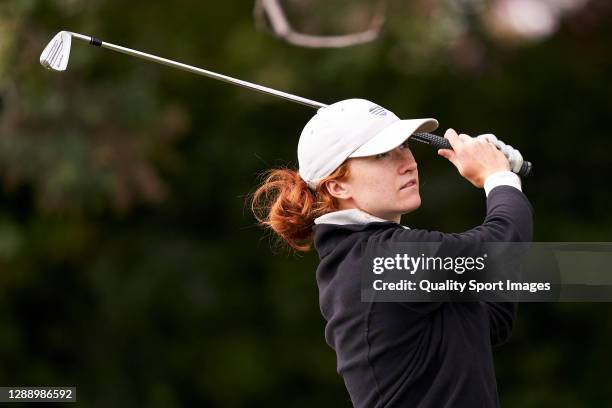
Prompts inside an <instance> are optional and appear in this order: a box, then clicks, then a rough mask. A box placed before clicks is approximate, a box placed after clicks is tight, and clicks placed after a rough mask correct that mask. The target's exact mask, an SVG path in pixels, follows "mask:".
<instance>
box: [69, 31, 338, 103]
mask: <svg viewBox="0 0 612 408" xmlns="http://www.w3.org/2000/svg"><path fill="white" fill-rule="evenodd" d="M71 35H72V37H73V38H77V39H79V40H82V41H85V42H87V43H89V44H91V45H94V46H98V47H102V48H106V49H109V50H112V51H117V52H121V53H123V54H128V55H131V56H134V57H137V58H142V59H145V60H148V61H153V62H157V63H158V64H162V65H167V66H169V67H173V68H178V69H180V70H183V71H188V72H193V73H194V74H198V75H203V76H206V77H209V78H212V79H217V80H219V81H223V82H227V83H230V84H234V85H238V86H242V87H244V88H250V89H253V90H255V91H259V92H263V93H267V94H270V95H274V96H277V97H279V98H283V99H287V100H290V101H293V102H297V103H301V104H302V105H306V106H311V107H313V108H323V107H325V106H327V105H325V104H323V103H321V102H317V101H313V100H310V99H307V98H302V97H301V96H297V95H293V94H290V93H287V92H282V91H278V90H276V89H272V88H268V87H266V86H262V85H257V84H254V83H252V82H248V81H243V80H241V79H237V78H232V77H230V76H227V75H222V74H217V73H216V72H212V71H207V70H205V69H202V68H198V67H194V66H192V65H187V64H183V63H180V62H176V61H172V60H169V59H166V58H161V57H158V56H156V55H152V54H147V53H145V52H141V51H136V50H133V49H131V48H126V47H121V46H119V45H115V44H111V43H108V42H104V41H102V40H99V39H97V38H95V37H89V36H86V35H82V34H78V33H71Z"/></svg>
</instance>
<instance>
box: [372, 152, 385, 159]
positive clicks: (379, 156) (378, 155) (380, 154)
mask: <svg viewBox="0 0 612 408" xmlns="http://www.w3.org/2000/svg"><path fill="white" fill-rule="evenodd" d="M388 155H389V152H385V153H379V154H377V155H376V156H374V157H375V158H377V159H382V158H383V157H387V156H388Z"/></svg>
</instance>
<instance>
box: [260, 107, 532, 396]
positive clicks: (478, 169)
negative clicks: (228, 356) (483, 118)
mask: <svg viewBox="0 0 612 408" xmlns="http://www.w3.org/2000/svg"><path fill="white" fill-rule="evenodd" d="M437 125H438V123H437V121H436V120H434V119H412V120H400V119H399V118H398V117H397V116H396V115H394V114H393V113H392V112H390V111H388V110H386V109H384V108H382V107H380V106H378V105H376V104H374V103H372V102H369V101H366V100H363V99H349V100H345V101H341V102H338V103H335V104H333V105H330V106H328V107H325V108H321V109H320V110H319V111H318V112H317V114H316V115H315V116H314V117H313V118H312V119H311V120H310V121H309V122H308V124H306V126H305V127H304V130H303V131H302V134H301V136H300V140H299V144H298V160H299V170H298V171H293V170H290V169H274V170H270V171H269V172H268V173H267V177H266V178H265V180H264V182H263V184H262V185H261V186H260V187H259V188H258V189H257V191H256V192H255V194H254V197H253V211H254V213H255V216H256V217H257V219H258V220H259V222H260V223H261V224H262V225H264V226H266V227H269V228H271V229H272V230H273V231H274V232H275V233H276V234H278V236H279V237H280V238H282V239H283V240H284V241H286V242H287V243H288V244H289V245H290V246H292V247H293V248H295V249H296V250H299V251H307V250H309V249H310V246H311V243H312V242H314V247H315V249H316V250H317V252H318V254H319V258H320V263H319V265H318V267H317V272H316V277H317V284H318V288H319V302H320V307H321V312H322V314H323V317H324V318H325V320H326V321H327V324H326V328H325V338H326V340H327V343H328V344H329V345H330V346H331V347H332V348H333V349H334V350H335V352H336V356H337V370H338V373H339V374H340V375H341V376H342V378H343V380H344V383H345V385H346V388H347V389H348V392H349V394H350V397H351V400H352V402H353V405H354V406H356V407H433V408H440V407H466V408H474V407H497V406H499V399H498V395H497V386H496V381H495V372H494V368H493V358H492V350H491V347H492V346H493V345H496V344H499V343H502V342H504V341H505V340H506V339H507V338H508V337H509V335H510V332H511V329H512V323H513V318H514V316H515V312H516V305H515V304H513V303H486V302H470V303H450V302H445V303H433V302H429V303H416V302H415V303H383V302H379V303H376V302H371V303H366V302H363V303H362V302H361V279H360V273H359V271H360V269H359V268H360V262H361V259H362V257H363V256H364V254H363V247H364V245H362V244H364V243H368V242H379V243H394V242H398V243H401V242H407V241H412V242H415V241H417V242H438V241H440V242H446V243H451V242H459V243H460V242H463V241H465V242H469V241H479V242H487V241H488V242H491V241H504V242H509V241H530V240H531V237H532V210H531V205H530V204H529V201H528V200H527V198H526V197H525V195H523V193H522V192H521V182H520V179H519V178H518V176H516V175H515V174H514V173H512V172H510V171H509V169H510V164H509V162H508V160H507V159H506V157H505V156H504V155H503V154H502V153H501V152H500V151H498V150H497V149H496V148H495V147H494V146H493V144H491V143H489V142H488V141H486V140H484V139H482V138H471V137H469V136H467V135H457V133H455V131H453V130H452V129H449V130H448V131H447V132H446V134H445V137H446V138H447V139H448V140H449V142H450V144H451V146H452V147H453V150H439V151H438V154H439V155H441V156H443V157H445V158H446V159H448V160H449V161H450V162H451V163H452V164H453V165H455V167H457V169H458V170H459V173H460V174H461V176H463V177H464V178H465V179H466V180H468V181H469V182H471V183H472V184H473V185H474V186H476V187H478V188H483V187H484V190H485V193H486V196H487V215H486V218H485V220H484V222H483V223H482V224H481V225H479V226H477V227H475V228H473V229H470V230H468V231H465V232H462V233H453V234H447V233H443V232H438V231H428V230H423V229H410V228H407V227H404V226H402V225H400V218H401V216H402V214H406V213H409V212H411V211H414V210H416V209H417V208H419V206H420V205H421V197H420V196H419V177H418V171H417V163H416V161H415V159H414V157H413V155H412V153H411V151H410V149H409V148H408V146H407V143H406V141H407V139H408V138H409V137H410V135H412V134H413V133H414V132H417V131H426V132H427V131H432V130H434V129H435V128H436V127H437Z"/></svg>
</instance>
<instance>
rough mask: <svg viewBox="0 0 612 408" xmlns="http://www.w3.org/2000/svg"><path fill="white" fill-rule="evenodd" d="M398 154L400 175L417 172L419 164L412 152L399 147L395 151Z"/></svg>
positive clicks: (406, 148)
mask: <svg viewBox="0 0 612 408" xmlns="http://www.w3.org/2000/svg"><path fill="white" fill-rule="evenodd" d="M395 150H396V152H397V155H396V157H397V161H398V171H399V173H400V174H405V173H407V172H409V171H415V170H416V169H417V162H416V160H415V159H414V156H413V155H412V152H411V151H410V149H409V148H408V147H402V146H400V147H398V148H397V149H395Z"/></svg>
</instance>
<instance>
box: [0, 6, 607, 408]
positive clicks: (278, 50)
mask: <svg viewBox="0 0 612 408" xmlns="http://www.w3.org/2000/svg"><path fill="white" fill-rule="evenodd" d="M282 3H283V5H284V6H285V7H286V8H287V10H288V14H289V15H290V16H291V17H292V19H294V23H295V24H296V26H297V27H298V28H300V29H303V30H304V31H307V32H311V33H319V34H334V33H338V30H340V31H342V32H351V31H359V30H360V29H362V28H364V24H365V23H367V17H368V16H369V15H370V14H371V13H372V7H373V3H374V2H368V1H352V2H348V1H334V2H330V1H327V2H325V1H315V0H312V1H297V0H292V1H289V0H285V1H283V2H282ZM611 16H612V5H611V3H610V2H609V1H607V0H591V1H588V0H565V1H553V0H550V1H543V0H542V1H535V0H496V1H493V0H492V1H477V0H462V1H459V0H455V1H451V0H447V1H444V0H429V1H426V0H420V1H414V2H407V1H399V0H392V1H389V2H388V5H387V21H386V23H385V25H384V27H383V30H382V34H381V36H380V38H379V39H377V40H376V41H374V42H371V43H369V44H364V45H359V46H354V47H350V48H342V49H308V48H300V47H295V46H292V45H288V44H287V43H285V42H283V41H282V40H280V39H277V38H275V37H274V36H272V35H270V34H269V33H268V32H266V31H264V30H261V29H257V28H256V25H255V22H254V18H253V3H252V2H249V1H225V2H219V1H196V0H175V1H174V2H162V1H154V0H150V1H142V0H134V1H131V2H127V1H118V0H90V1H86V0H46V1H43V0H40V1H37V0H3V1H1V2H0V186H1V188H0V321H1V322H2V329H0V385H2V386H14V385H24V386H25V385H30V386H35V385H41V386H43V385H44V386H47V385H49V386H51V385H58V386H59V385H75V386H77V388H78V391H77V395H78V401H79V402H78V405H79V406H83V407H108V406H151V407H179V406H181V407H184V406H211V407H244V406H285V407H312V406H350V400H349V397H348V394H347V393H346V390H345V389H344V386H343V384H342V380H341V378H340V377H338V375H337V374H336V372H335V355H334V352H333V350H331V349H330V348H329V347H328V346H327V345H326V343H325V340H324V336H323V329H324V321H323V318H322V317H321V315H320V312H319V307H318V298H317V289H316V284H315V277H314V270H315V267H316V264H317V257H316V254H314V253H309V254H306V255H296V254H292V253H289V252H287V251H284V250H283V249H282V248H278V247H276V246H275V245H274V243H273V241H272V240H271V237H270V236H269V234H266V233H265V232H264V231H262V230H260V229H259V228H257V227H256V225H255V222H254V219H253V217H252V215H251V213H250V211H249V209H248V206H247V205H246V204H245V198H246V196H247V195H248V194H249V193H250V192H252V191H253V190H254V188H255V186H256V183H257V181H258V178H257V175H258V173H260V172H261V171H262V170H265V169H267V168H270V167H273V166H279V165H290V166H295V165H296V160H297V159H296V146H297V141H298V137H299V134H300V131H301V128H302V127H303V125H304V124H305V123H306V121H307V120H308V119H309V118H310V117H311V115H313V114H314V111H313V110H312V109H311V108H308V107H304V106H301V105H297V104H293V103H288V102H285V101H283V100H281V99H277V98H273V97H270V96H266V95H261V94H257V93H254V92H252V91H248V90H244V89H241V88H237V87H233V86H229V85H226V84H223V83H220V82H217V81H213V80H210V79H206V78H201V77H197V76H195V75H192V74H188V73H185V72H181V71H178V70H173V69H170V68H167V67H163V66H160V65H156V64H153V63H149V62H145V61H141V60H138V59H134V58H131V57H128V56H124V55H121V54H116V53H113V52H110V51H107V50H100V49H93V48H91V47H88V46H87V45H85V44H83V43H81V42H73V49H72V53H71V59H70V65H69V69H68V71H67V72H65V73H55V72H51V71H47V70H45V69H43V68H42V67H41V66H40V64H39V63H38V58H39V55H40V52H41V51H42V49H43V48H44V46H45V45H46V44H47V43H48V41H50V39H51V38H52V37H53V36H54V35H55V34H56V32H58V31H60V30H62V29H66V30H71V31H75V32H81V33H83V34H88V35H94V36H97V37H99V38H102V39H104V40H106V41H109V42H113V43H116V44H119V45H124V46H127V47H131V48H135V49H139V50H142V51H147V52H151V53H153V54H157V55H160V56H165V57H168V58H172V59H176V60H178V61H181V62H185V63H189V64H193V65H196V66H200V67H203V68H207V69H211V70H213V71H217V72H221V73H225V74H228V75H232V76H236V77H238V78H241V79H245V80H249V81H253V82H256V83H261V84H263V85H267V86H270V87H273V88H278V89H281V90H285V91H288V92H292V93H296V94H298V95H301V96H304V97H307V98H311V99H315V100H318V101H321V102H324V103H332V102H335V101H338V100H341V99H346V98H351V97H364V98H367V99H371V100H374V101H376V102H377V103H379V104H381V105H383V106H384V107H386V108H388V109H390V110H392V111H394V112H395V113H397V114H398V115H399V116H401V117H405V118H408V117H435V118H437V119H438V120H439V121H440V124H441V129H440V130H439V134H441V133H443V131H444V130H445V129H446V128H448V127H453V128H454V129H456V130H458V131H461V132H465V133H469V134H473V135H476V134H479V133H487V132H493V133H495V134H496V135H497V136H498V137H499V138H501V139H502V140H504V141H506V142H508V143H510V144H512V145H513V146H516V147H519V148H520V150H521V152H522V153H523V156H524V157H526V158H527V159H529V160H531V161H532V162H533V163H534V164H535V173H534V176H533V177H532V178H530V179H528V180H524V191H525V192H526V194H527V195H528V197H530V199H531V201H532V203H533V205H534V208H535V211H536V216H535V221H536V224H535V240H537V241H609V240H610V233H611V232H612V214H611V213H610V212H608V211H607V209H608V207H609V205H610V202H611V200H612V191H611V189H610V181H609V177H610V174H611V170H612V158H611V153H610V152H611V148H612V142H611V140H610V137H609V133H610V131H609V129H608V124H607V120H609V119H610V118H611V113H612V104H611V103H610V102H609V98H610V96H612V92H611V91H612V85H611V81H610V78H609V75H610V72H612V52H611V46H610V45H611V44H612V25H610V24H609V22H610V17H611ZM349 17H350V18H349ZM364 22H365V23H364ZM366 25H367V24H366ZM414 152H415V155H416V158H417V160H418V162H419V170H420V177H421V182H422V197H423V205H422V207H421V209H419V210H418V211H417V212H415V213H413V214H409V215H407V216H405V218H404V223H405V224H406V225H410V226H412V227H419V228H427V229H439V230H443V231H448V232H451V231H462V230H465V229H468V228H470V227H472V226H474V225H476V224H478V223H480V222H481V220H482V218H483V216H484V210H485V202H484V199H483V197H484V193H483V192H482V191H480V190H476V189H474V188H472V187H471V186H470V185H469V183H467V182H465V181H464V180H463V179H461V178H460V177H459V176H458V175H457V173H456V171H454V169H453V168H452V167H451V166H450V165H449V164H448V163H447V162H446V161H445V160H443V159H440V158H438V157H437V156H436V154H435V151H433V150H432V149H430V148H428V147H427V146H420V145H415V146H414ZM611 342H612V306H611V305H610V304H607V303H600V304H588V303H583V304H568V303H566V304H523V305H521V307H520V314H519V318H518V321H517V325H516V329H515V332H514V336H513V338H512V340H511V341H510V343H508V344H507V345H505V346H503V347H502V348H499V349H497V352H496V354H495V363H496V370H497V373H498V387H499V393H500V398H501V402H502V405H503V406H505V407H515V406H522V407H545V406H563V407H601V406H609V405H610V403H611V401H612V391H611V390H612V377H611V376H610V373H611V372H612V370H611V369H612V351H611V348H610V343H611Z"/></svg>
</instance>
